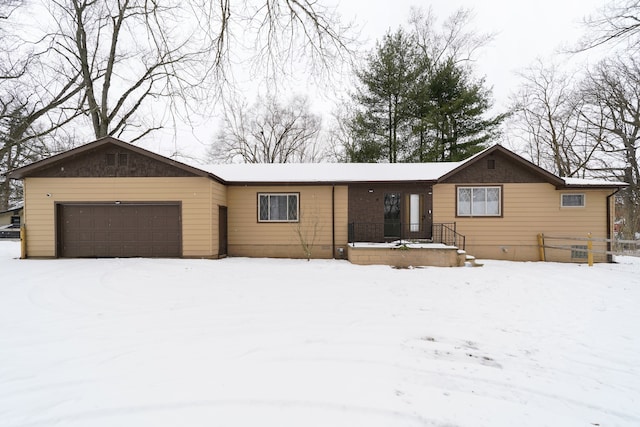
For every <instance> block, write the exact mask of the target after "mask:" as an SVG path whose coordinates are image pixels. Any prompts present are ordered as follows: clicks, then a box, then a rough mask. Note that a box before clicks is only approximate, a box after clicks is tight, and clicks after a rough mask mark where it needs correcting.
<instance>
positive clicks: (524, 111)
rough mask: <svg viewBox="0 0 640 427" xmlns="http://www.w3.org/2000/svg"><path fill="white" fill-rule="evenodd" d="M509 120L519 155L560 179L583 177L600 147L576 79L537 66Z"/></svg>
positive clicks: (525, 75) (527, 75)
mask: <svg viewBox="0 0 640 427" xmlns="http://www.w3.org/2000/svg"><path fill="white" fill-rule="evenodd" d="M521 77H522V78H523V84H522V86H521V88H520V90H519V92H518V93H517V94H516V95H515V96H514V97H513V101H512V111H513V112H512V115H511V117H510V119H509V121H510V125H511V126H510V127H511V130H512V134H513V137H514V138H515V140H516V141H519V142H518V143H517V147H514V148H516V149H520V150H524V151H526V152H527V154H528V156H529V157H530V158H531V159H532V160H533V161H534V163H536V164H537V165H539V166H542V167H544V168H546V169H547V170H550V171H552V172H554V173H556V174H558V175H559V176H568V177H571V176H578V175H584V174H585V172H586V170H587V169H588V168H589V165H590V163H591V162H592V161H593V160H594V157H595V156H596V155H597V154H598V153H599V152H600V149H601V145H600V141H599V140H598V139H597V138H593V137H592V136H594V135H592V134H590V131H589V129H591V126H589V123H588V122H587V121H585V118H584V109H585V106H584V101H583V99H582V97H580V96H578V94H577V93H576V91H575V86H576V85H577V82H576V79H575V78H574V77H573V76H571V75H567V74H564V73H562V72H561V71H560V70H559V69H558V67H556V66H545V65H544V64H543V63H542V61H538V62H537V63H536V64H535V65H534V66H532V67H531V68H529V69H528V70H527V71H526V72H524V73H522V74H521Z"/></svg>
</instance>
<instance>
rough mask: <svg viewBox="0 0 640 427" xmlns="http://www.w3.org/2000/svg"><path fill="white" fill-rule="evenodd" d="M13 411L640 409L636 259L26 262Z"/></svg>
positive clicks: (624, 422) (6, 297) (60, 416)
mask: <svg viewBox="0 0 640 427" xmlns="http://www.w3.org/2000/svg"><path fill="white" fill-rule="evenodd" d="M18 254H19V246H18V243H16V242H6V241H4V242H0V271H1V279H0V425H1V426H3V427H18V426H20V427H27V426H29V427H31V426H34V427H35V426H65V427H66V426H70V427H80V426H82V427H94V426H109V427H113V426H152V427H162V426H189V427H191V426H209V427H210V426H224V427H233V426H252V427H253V426H278V427H285V426H296V427H307V426H323V427H324V426H331V427H334V426H349V427H358V426H367V427H378V426H394V427H395V426H403V427H404V426H409V427H413V426H441V427H445V426H447V427H453V426H474V427H475V426H510V427H511V426H514V425H517V426H536V427H538V426H637V425H640V261H639V260H637V259H633V258H625V259H621V260H620V261H621V262H620V263H619V264H609V265H605V264H600V265H596V266H594V267H593V268H589V267H587V266H584V265H566V264H553V263H514V262H501V261H484V262H485V266H484V267H482V268H422V269H412V270H397V269H392V268H389V267H384V266H369V267H362V266H355V265H351V264H349V263H347V262H345V261H327V260H316V261H311V262H307V261H298V260H273V259H246V258H229V259H224V260H218V261H211V260H178V259H170V260H167V259H155V260H154V259H100V260H90V259H89V260H64V259H61V260H18V259H16V257H17V256H18Z"/></svg>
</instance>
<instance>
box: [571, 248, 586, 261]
mask: <svg viewBox="0 0 640 427" xmlns="http://www.w3.org/2000/svg"><path fill="white" fill-rule="evenodd" d="M571 259H587V245H571Z"/></svg>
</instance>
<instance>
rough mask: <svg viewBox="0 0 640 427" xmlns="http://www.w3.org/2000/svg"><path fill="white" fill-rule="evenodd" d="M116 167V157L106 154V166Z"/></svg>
mask: <svg viewBox="0 0 640 427" xmlns="http://www.w3.org/2000/svg"><path fill="white" fill-rule="evenodd" d="M115 165H116V155H115V154H113V153H107V166H115Z"/></svg>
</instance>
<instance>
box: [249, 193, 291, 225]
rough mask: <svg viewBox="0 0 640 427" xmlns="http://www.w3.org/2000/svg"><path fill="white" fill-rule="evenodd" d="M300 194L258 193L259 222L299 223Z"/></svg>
mask: <svg viewBox="0 0 640 427" xmlns="http://www.w3.org/2000/svg"><path fill="white" fill-rule="evenodd" d="M299 199H300V194H298V193H258V222H298V211H299V206H300V200H299Z"/></svg>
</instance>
